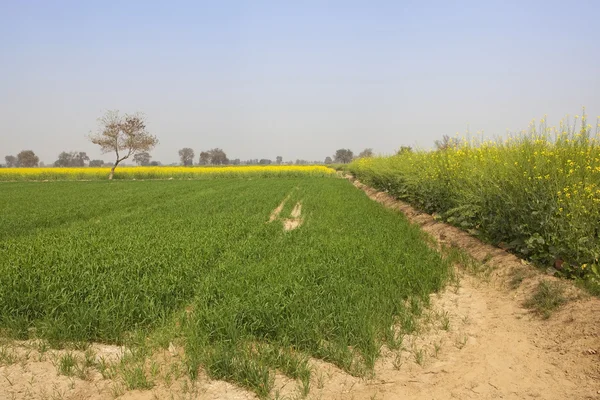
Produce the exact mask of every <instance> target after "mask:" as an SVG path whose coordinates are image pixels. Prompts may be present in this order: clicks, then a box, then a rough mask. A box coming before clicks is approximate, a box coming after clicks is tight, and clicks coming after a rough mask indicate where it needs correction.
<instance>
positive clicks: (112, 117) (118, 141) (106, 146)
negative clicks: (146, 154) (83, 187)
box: [89, 111, 158, 179]
mask: <svg viewBox="0 0 600 400" xmlns="http://www.w3.org/2000/svg"><path fill="white" fill-rule="evenodd" d="M98 122H99V125H100V126H99V130H98V132H96V133H95V134H92V135H90V136H89V139H90V140H91V142H92V143H94V144H97V145H98V146H100V149H101V150H102V152H103V153H111V152H113V151H114V152H115V155H116V160H115V164H114V165H113V166H112V168H111V169H110V174H109V175H108V179H112V178H113V176H114V174H115V168H117V166H118V165H119V163H120V162H121V161H123V160H126V159H128V158H129V157H131V156H134V155H136V154H137V153H139V152H142V151H150V150H152V149H153V148H154V147H155V146H156V145H157V144H158V139H157V138H156V136H153V135H151V134H150V133H149V132H148V131H147V130H146V121H145V117H144V116H142V115H141V114H134V115H129V114H125V115H124V116H120V115H119V112H118V111H108V112H107V113H106V114H105V115H104V116H103V117H101V118H100V119H99V120H98Z"/></svg>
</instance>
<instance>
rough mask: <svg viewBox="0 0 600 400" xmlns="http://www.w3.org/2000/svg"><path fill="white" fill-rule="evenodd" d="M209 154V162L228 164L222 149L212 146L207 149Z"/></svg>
mask: <svg viewBox="0 0 600 400" xmlns="http://www.w3.org/2000/svg"><path fill="white" fill-rule="evenodd" d="M208 154H209V156H210V163H211V164H213V165H225V164H229V159H228V158H227V154H225V152H224V151H223V150H222V149H219V148H214V149H211V150H209V151H208Z"/></svg>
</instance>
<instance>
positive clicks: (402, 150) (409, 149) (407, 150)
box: [396, 146, 413, 155]
mask: <svg viewBox="0 0 600 400" xmlns="http://www.w3.org/2000/svg"><path fill="white" fill-rule="evenodd" d="M412 151H413V149H412V147H410V146H400V150H398V152H397V153H396V154H398V155H400V154H406V153H412Z"/></svg>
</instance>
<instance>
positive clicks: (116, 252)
mask: <svg viewBox="0 0 600 400" xmlns="http://www.w3.org/2000/svg"><path fill="white" fill-rule="evenodd" d="M288 195H289V196H290V197H289V200H288V201H289V202H290V203H293V204H296V203H298V202H301V203H302V215H301V217H302V221H303V224H302V226H300V227H299V228H298V229H296V230H293V231H289V232H286V231H284V230H283V225H282V223H281V220H275V221H273V222H270V223H268V222H267V221H268V220H269V216H270V214H271V212H272V211H273V209H275V208H276V207H277V206H278V205H279V204H280V203H281V201H282V200H283V199H284V198H286V197H287V196H288ZM0 208H2V210H3V212H2V213H1V214H0V219H1V221H0V238H1V240H0V254H3V257H2V258H0V330H3V331H6V332H8V333H9V334H11V335H12V336H18V337H21V338H24V339H27V338H35V337H39V338H42V339H45V340H47V341H48V342H50V343H60V342H61V341H62V342H81V341H100V342H110V343H127V344H128V345H129V347H130V348H131V347H132V346H133V349H132V351H133V353H131V356H128V357H129V358H131V360H130V361H131V362H129V363H128V364H127V363H126V365H124V367H123V368H121V370H122V371H121V373H122V374H123V376H122V377H121V378H122V379H123V380H124V383H125V386H127V387H130V388H147V387H150V386H151V385H152V381H151V380H149V379H147V378H146V376H147V375H146V373H147V372H148V371H145V370H144V369H143V367H142V366H143V365H144V364H143V362H144V359H147V357H151V351H148V349H146V348H144V346H145V344H144V342H145V340H146V338H149V339H152V340H154V341H155V342H157V343H162V346H167V345H168V343H170V342H171V341H174V342H177V343H180V344H181V346H183V348H184V350H185V363H186V366H187V370H188V373H189V374H190V376H191V377H195V376H196V375H197V374H198V371H199V368H203V369H204V370H205V371H206V372H207V373H208V374H209V375H210V376H212V377H215V378H219V379H226V380H229V381H232V382H235V383H237V384H239V385H242V386H244V387H247V388H250V389H251V390H254V391H255V392H256V393H258V394H259V395H261V396H267V394H268V393H269V392H270V390H271V388H272V385H273V377H274V375H273V374H274V371H275V370H277V371H280V372H281V373H284V374H286V375H287V376H289V377H290V378H292V379H296V380H298V383H299V387H300V388H301V391H302V392H303V393H306V392H308V390H309V388H310V367H309V364H308V357H318V358H321V359H323V360H326V361H329V362H332V363H335V364H337V365H338V366H340V367H341V368H344V369H345V370H347V371H348V372H351V373H353V374H355V375H362V374H364V373H366V372H368V371H371V370H372V368H373V365H374V362H375V360H376V358H377V357H378V355H379V350H380V348H381V346H382V345H383V344H385V343H386V341H387V340H390V341H393V340H396V339H395V337H392V336H393V335H392V336H390V327H391V326H393V325H395V326H398V327H399V328H400V330H404V331H405V332H410V331H412V330H414V329H415V325H416V320H417V318H418V316H419V315H420V313H421V312H422V309H423V306H427V304H428V301H429V294H430V293H431V292H435V291H438V290H440V289H441V288H442V287H443V285H444V284H445V282H446V280H447V279H448V277H449V274H450V268H449V262H448V261H447V260H445V259H444V258H442V257H441V256H440V255H439V254H438V253H437V252H435V251H434V250H432V249H430V248H429V247H428V246H427V244H426V243H425V241H424V240H423V235H422V233H421V232H420V231H419V229H418V228H417V227H414V226H411V225H410V224H409V223H408V222H407V221H406V220H405V219H404V218H403V217H402V216H401V215H399V214H398V213H397V212H394V211H391V210H388V209H385V208H384V207H382V206H381V205H379V204H376V203H374V202H372V201H371V200H370V199H369V198H368V197H367V196H365V194H364V193H362V192H360V191H357V190H356V189H355V188H354V187H353V186H352V185H351V184H350V183H349V182H347V181H345V180H342V179H331V178H320V177H305V178H278V179H255V180H248V179H226V180H203V181H177V180H174V181H153V182H149V181H137V182H123V181H115V182H53V183H48V184H40V183H28V182H20V183H19V182H15V183H5V184H3V196H2V198H0ZM283 210H284V211H282V214H281V216H280V217H281V218H287V217H288V215H286V213H290V212H291V206H290V205H289V204H286V206H285V207H284V208H283ZM398 334H401V332H399V333H398ZM386 338H387V339H386ZM135 343H137V344H135ZM134 344H135V345H134ZM136 346H137V348H138V351H134V350H135V348H136ZM67 369H68V368H67Z"/></svg>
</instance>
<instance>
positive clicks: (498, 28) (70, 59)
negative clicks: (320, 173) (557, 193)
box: [0, 0, 600, 163]
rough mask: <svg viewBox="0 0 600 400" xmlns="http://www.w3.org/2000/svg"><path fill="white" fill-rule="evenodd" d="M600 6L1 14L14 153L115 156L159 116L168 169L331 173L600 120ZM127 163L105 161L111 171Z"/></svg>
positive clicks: (33, 6)
mask: <svg viewBox="0 0 600 400" xmlns="http://www.w3.org/2000/svg"><path fill="white" fill-rule="evenodd" d="M598 15H600V2H598V1H587V2H586V1H573V2H564V1H563V2H553V1H499V2H493V1H473V2H466V1H465V2H450V1H441V2H426V1H414V2H400V1H389V2H387V1H362V2H358V1H302V2H283V1H247V2H245V1H211V2H200V1H197V2H191V1H190V2H180V1H170V2H151V1H148V2H146V1H123V2H121V1H99V2H95V1H12V0H11V1H6V0H0V38H1V39H0V153H2V154H0V156H1V158H3V157H4V155H6V154H16V153H18V152H19V151H20V150H22V149H32V150H34V151H35V152H36V153H37V154H38V155H39V156H40V158H41V159H42V160H43V161H45V162H46V163H51V162H53V161H54V160H56V158H57V156H58V154H59V153H60V152H61V151H63V150H77V151H87V152H88V154H89V155H90V156H92V157H93V158H98V157H99V156H100V153H99V151H98V150H97V149H96V148H95V146H94V145H92V144H91V143H89V142H88V141H87V140H86V134H88V133H89V132H90V131H93V130H95V129H96V127H97V125H96V119H97V118H98V117H99V116H101V115H102V114H103V113H104V112H105V111H106V110H110V109H119V110H121V111H122V112H138V111H140V112H144V113H145V114H146V116H147V119H148V124H149V128H150V130H151V131H152V132H153V133H155V134H156V135H157V136H158V137H159V139H160V142H161V143H160V145H159V146H158V147H157V148H156V149H155V150H154V151H153V156H154V159H156V160H159V161H162V162H164V163H169V162H174V161H177V150H178V149H180V148H182V147H192V148H193V149H195V150H196V154H199V152H200V151H201V150H206V149H209V148H212V147H221V148H223V149H224V150H225V151H226V152H227V154H228V155H229V156H230V158H241V159H248V158H271V159H274V158H275V157H276V156H278V155H281V156H283V157H284V159H286V160H289V159H292V160H295V159H297V158H302V159H309V160H322V159H324V158H325V157H326V156H327V155H331V154H333V152H334V151H335V150H336V149H338V148H341V147H344V148H346V147H349V148H351V149H353V150H354V151H355V152H358V151H360V150H362V149H364V148H366V147H372V148H374V149H375V151H376V152H378V153H391V152H393V151H394V150H395V149H397V148H399V147H400V146H401V145H412V146H418V147H423V148H427V147H430V146H431V144H432V143H433V141H434V140H435V139H438V138H440V137H441V136H442V135H444V134H450V135H453V134H455V133H456V132H464V131H465V130H466V129H467V127H469V128H470V130H471V131H472V132H475V131H477V130H484V131H485V133H486V136H488V137H491V136H494V135H501V134H503V133H504V132H505V131H506V129H510V130H519V129H522V128H525V127H526V126H527V124H528V123H529V121H530V120H531V119H532V118H539V117H541V116H543V115H544V114H548V116H549V119H550V122H551V123H553V122H554V123H555V122H557V121H558V120H559V119H560V118H561V117H563V116H564V115H566V114H578V113H580V112H581V108H582V106H586V107H587V109H588V113H589V114H590V115H591V117H593V118H594V120H595V117H596V115H597V114H600V73H599V72H600V30H598V23H597V16H598ZM111 157H112V156H110V155H106V156H103V157H102V158H104V159H105V160H107V161H108V160H110V159H111Z"/></svg>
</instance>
